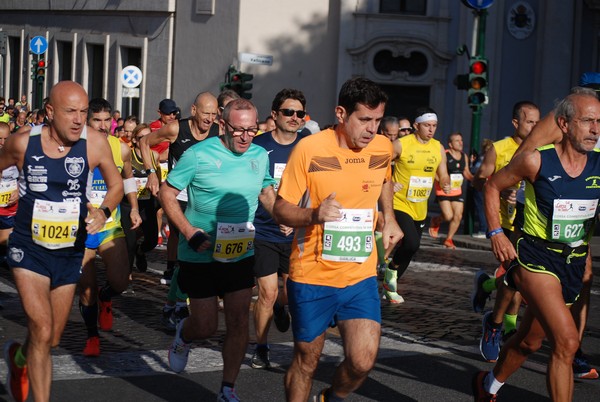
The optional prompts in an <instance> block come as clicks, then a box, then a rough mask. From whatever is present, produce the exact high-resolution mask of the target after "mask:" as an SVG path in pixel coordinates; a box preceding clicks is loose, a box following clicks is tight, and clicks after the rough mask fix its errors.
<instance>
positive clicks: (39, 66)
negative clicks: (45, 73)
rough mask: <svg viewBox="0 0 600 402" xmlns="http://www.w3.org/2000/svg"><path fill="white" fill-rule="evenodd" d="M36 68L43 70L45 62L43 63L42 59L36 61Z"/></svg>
mask: <svg viewBox="0 0 600 402" xmlns="http://www.w3.org/2000/svg"><path fill="white" fill-rule="evenodd" d="M37 66H38V68H45V67H46V62H45V61H44V59H41V60H38V62H37Z"/></svg>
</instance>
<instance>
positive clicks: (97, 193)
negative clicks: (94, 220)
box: [90, 190, 113, 225]
mask: <svg viewBox="0 0 600 402" xmlns="http://www.w3.org/2000/svg"><path fill="white" fill-rule="evenodd" d="M104 197H106V191H103V190H92V192H91V194H90V202H91V203H92V205H93V206H94V208H99V207H100V205H102V203H103V202H104ZM112 221H113V218H112V215H111V216H110V218H108V219H107V220H106V222H105V223H104V224H105V225H106V224H107V223H110V222H112Z"/></svg>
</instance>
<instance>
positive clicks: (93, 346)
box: [83, 336, 100, 357]
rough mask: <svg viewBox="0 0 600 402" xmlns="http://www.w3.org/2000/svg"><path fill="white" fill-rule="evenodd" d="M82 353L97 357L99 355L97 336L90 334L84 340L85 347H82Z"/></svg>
mask: <svg viewBox="0 0 600 402" xmlns="http://www.w3.org/2000/svg"><path fill="white" fill-rule="evenodd" d="M83 355H84V356H87V357H98V356H100V338H99V337H97V336H91V337H89V338H87V340H86V341H85V348H83Z"/></svg>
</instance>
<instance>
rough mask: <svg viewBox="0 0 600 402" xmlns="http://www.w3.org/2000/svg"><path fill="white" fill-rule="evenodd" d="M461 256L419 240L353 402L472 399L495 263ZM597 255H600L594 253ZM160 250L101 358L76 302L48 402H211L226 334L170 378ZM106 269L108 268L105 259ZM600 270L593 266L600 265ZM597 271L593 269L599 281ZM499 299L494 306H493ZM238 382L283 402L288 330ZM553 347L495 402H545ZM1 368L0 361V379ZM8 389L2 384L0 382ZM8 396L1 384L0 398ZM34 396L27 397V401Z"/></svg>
mask: <svg viewBox="0 0 600 402" xmlns="http://www.w3.org/2000/svg"><path fill="white" fill-rule="evenodd" d="M455 243H456V244H457V246H459V248H458V249H457V250H446V249H443V248H442V247H441V246H440V245H439V242H438V241H436V240H433V239H430V238H428V237H427V236H426V235H424V238H423V246H422V249H421V250H420V251H419V253H418V254H417V256H416V258H415V261H414V262H413V263H411V266H410V267H409V269H408V272H407V273H406V274H405V275H404V277H403V278H402V280H401V281H400V292H399V293H400V294H402V295H403V296H404V298H405V299H406V302H405V303H404V304H401V305H389V304H386V303H385V301H384V302H383V303H382V316H383V334H382V340H381V342H382V344H381V348H380V354H379V358H378V361H377V365H376V367H375V369H374V370H373V371H372V373H371V375H370V376H369V379H368V380H367V381H366V382H365V384H364V385H363V386H362V387H361V388H360V389H359V390H358V391H357V393H356V394H354V395H352V396H351V397H349V398H348V399H347V400H348V401H438V400H443V401H470V400H472V396H470V379H471V375H472V374H473V373H474V372H475V371H477V370H482V369H491V367H492V366H491V364H488V363H485V362H483V361H482V359H481V357H480V356H479V350H478V346H477V345H478V339H479V334H480V330H481V315H480V314H476V313H473V312H472V311H471V308H470V301H469V295H470V292H471V287H472V282H473V277H474V274H475V272H476V271H477V270H478V269H486V270H487V271H488V272H492V271H493V269H494V268H495V267H496V266H497V265H498V264H497V263H496V262H495V260H494V258H493V256H492V254H491V253H490V252H489V251H487V250H486V249H487V248H488V247H489V245H488V242H487V241H486V240H474V239H471V238H469V237H467V236H459V237H458V238H456V239H455ZM598 255H600V253H598ZM164 256H165V249H164V248H159V249H157V250H155V251H154V252H152V253H151V255H149V264H150V269H149V271H148V272H146V273H143V274H142V273H137V272H136V273H135V275H134V284H133V293H128V294H124V295H122V296H121V297H118V298H116V299H115V300H114V313H115V325H114V328H113V330H112V331H109V332H104V333H102V334H101V348H102V354H101V356H100V357H99V358H85V357H84V356H82V354H81V350H82V348H83V344H84V342H85V329H84V326H83V324H82V322H81V318H80V316H79V313H78V311H77V306H76V301H75V302H74V304H73V309H72V312H71V316H70V318H69V323H68V324H67V328H66V330H65V333H64V336H63V339H62V341H61V345H60V347H59V348H58V349H57V350H55V352H54V356H53V362H54V382H53V389H52V401H61V402H62V401H66V402H70V401H80V400H85V401H90V402H93V401H131V400H140V401H189V400H195V401H214V400H215V399H216V391H217V390H218V387H219V384H220V375H221V374H220V370H221V357H220V345H221V343H222V339H223V333H224V329H223V327H222V321H223V320H221V327H220V329H219V331H218V332H217V334H216V335H215V336H213V337H212V338H210V339H208V340H206V341H203V342H199V343H197V344H196V345H195V347H194V349H193V350H192V353H191V355H190V361H189V364H188V366H187V367H186V370H185V371H184V373H182V374H179V375H177V374H174V373H172V372H171V371H170V370H169V369H168V363H167V352H166V351H167V347H168V345H169V344H170V342H171V341H172V337H173V334H172V333H170V332H168V331H166V330H165V329H163V328H162V326H161V324H160V313H161V308H162V305H163V303H164V299H165V297H166V292H167V287H166V286H163V285H160V284H159V278H160V273H161V272H162V271H163V270H164V269H165V262H164ZM98 264H100V265H101V262H100V261H98ZM596 265H597V266H596ZM599 269H600V265H598V264H597V263H596V261H595V267H594V271H595V273H596V278H598V277H599V276H598V270H599ZM599 299H600V282H599V279H596V280H595V282H594V286H593V290H592V312H591V314H590V318H589V321H588V327H587V330H586V337H585V340H584V345H583V348H584V351H585V352H586V354H587V355H588V357H589V359H590V361H591V363H592V364H593V365H594V366H596V367H598V366H600V314H599V313H598V309H597V307H596V306H598V302H599V301H600V300H599ZM0 301H1V302H2V303H3V308H2V310H0V311H1V313H2V319H1V320H0V341H1V342H3V343H4V342H5V341H6V340H8V339H11V338H13V339H17V340H22V339H23V337H24V334H25V320H24V318H23V313H22V310H21V307H20V302H19V299H18V297H17V294H16V291H15V290H14V287H13V285H12V282H11V280H10V275H9V273H8V271H5V270H2V271H0ZM491 303H492V302H491V301H490V302H489V303H488V308H490V309H491V307H492V304H491ZM252 333H253V330H252V329H251V345H250V347H249V349H248V354H247V359H246V361H245V362H244V365H243V367H242V372H241V373H240V375H239V378H238V381H237V383H236V389H237V391H238V394H239V395H240V397H241V398H242V400H244V401H281V400H284V393H283V375H284V372H285V369H286V368H287V365H288V364H289V361H290V359H291V356H292V337H291V333H289V332H288V333H284V334H282V333H279V332H278V331H277V330H276V329H275V328H274V327H273V328H272V330H271V334H270V335H271V336H270V342H271V360H272V363H273V368H272V369H271V370H268V371H265V370H255V369H251V368H250V367H249V359H250V357H251V355H252V351H253V346H254V345H253V342H254V336H253V335H252ZM341 354H342V347H341V344H340V339H339V337H338V336H337V333H336V331H335V330H332V331H330V333H329V334H328V340H327V342H326V347H325V350H324V354H323V358H322V362H321V364H320V367H319V369H318V371H317V374H316V376H315V381H314V386H313V393H316V392H318V391H319V390H320V389H321V388H323V387H325V386H326V384H327V383H328V382H329V381H330V379H331V377H332V375H333V371H334V370H335V365H336V364H337V363H338V362H339V361H340V356H341ZM547 357H548V347H547V346H545V347H544V348H543V350H542V351H541V352H539V353H538V354H536V355H534V356H533V357H532V358H531V359H530V361H528V362H527V363H526V365H525V366H524V367H523V368H522V369H521V370H520V371H519V372H517V374H516V375H514V376H513V377H512V378H511V379H509V381H508V383H507V385H505V386H504V387H503V388H502V390H501V393H500V397H499V400H500V401H503V400H504V401H546V400H548V397H547V392H546V387H545V379H544V372H545V364H546V361H547ZM5 373H6V367H5V365H4V362H1V363H0V378H2V379H4V378H5ZM2 381H3V380H2ZM598 395H600V381H589V380H587V381H577V382H576V386H575V398H574V400H576V401H595V400H598ZM2 398H4V399H7V398H8V396H7V393H6V390H5V389H4V388H3V384H2V385H0V399H2ZM30 399H31V398H30Z"/></svg>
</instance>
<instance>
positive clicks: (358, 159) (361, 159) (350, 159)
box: [344, 158, 365, 165]
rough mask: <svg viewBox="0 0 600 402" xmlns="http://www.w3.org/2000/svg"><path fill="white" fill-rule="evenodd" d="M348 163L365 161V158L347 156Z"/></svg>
mask: <svg viewBox="0 0 600 402" xmlns="http://www.w3.org/2000/svg"><path fill="white" fill-rule="evenodd" d="M344 163H345V164H346V165H347V164H349V163H365V158H346V162H344Z"/></svg>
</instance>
